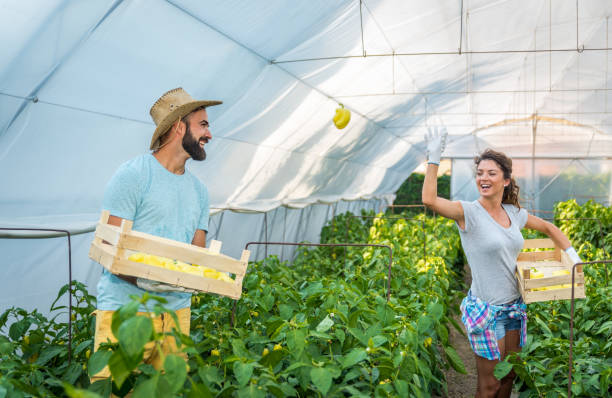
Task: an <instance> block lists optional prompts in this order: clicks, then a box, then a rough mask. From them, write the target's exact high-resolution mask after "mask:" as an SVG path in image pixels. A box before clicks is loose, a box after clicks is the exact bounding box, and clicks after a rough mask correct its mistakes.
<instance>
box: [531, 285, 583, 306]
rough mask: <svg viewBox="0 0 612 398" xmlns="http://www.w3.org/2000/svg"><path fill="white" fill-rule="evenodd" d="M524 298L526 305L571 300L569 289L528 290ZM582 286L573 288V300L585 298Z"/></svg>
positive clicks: (570, 290)
mask: <svg viewBox="0 0 612 398" xmlns="http://www.w3.org/2000/svg"><path fill="white" fill-rule="evenodd" d="M525 295H526V297H524V298H523V301H525V303H526V304H530V303H536V302H540V301H550V300H569V299H571V298H572V289H571V287H568V288H563V289H554V290H537V291H533V290H529V291H527V292H526V293H525ZM585 297H586V296H585V294H584V286H578V287H575V288H574V298H585Z"/></svg>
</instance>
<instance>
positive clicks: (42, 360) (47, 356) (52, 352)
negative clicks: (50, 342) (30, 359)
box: [35, 346, 66, 365]
mask: <svg viewBox="0 0 612 398" xmlns="http://www.w3.org/2000/svg"><path fill="white" fill-rule="evenodd" d="M64 351H66V348H65V347H63V346H48V347H46V348H43V350H42V351H41V353H40V355H39V356H38V359H37V360H36V362H35V363H36V364H37V365H44V364H46V363H47V362H49V361H50V360H51V359H52V358H54V357H56V356H57V355H59V354H60V353H61V352H64Z"/></svg>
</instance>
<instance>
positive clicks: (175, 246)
mask: <svg viewBox="0 0 612 398" xmlns="http://www.w3.org/2000/svg"><path fill="white" fill-rule="evenodd" d="M142 235H146V234H142V233H141V232H137V231H132V232H131V233H130V234H129V235H125V236H123V237H122V239H121V242H120V243H119V247H122V248H125V249H129V250H135V251H139V252H144V253H147V254H154V255H156V256H162V257H168V258H172V259H176V260H180V261H184V262H187V263H191V264H197V265H202V266H204V267H209V268H214V269H215V270H217V271H224V272H230V273H232V274H236V275H243V274H244V272H245V266H244V264H242V263H241V262H240V261H238V260H235V259H233V258H231V257H227V256H221V255H217V254H212V253H211V252H210V251H208V250H207V249H205V248H203V247H197V246H193V245H189V244H183V243H182V242H175V241H172V240H170V239H164V238H158V239H154V240H152V239H149V238H148V236H153V235H148V236H145V237H143V236H142ZM156 238H157V237H156Z"/></svg>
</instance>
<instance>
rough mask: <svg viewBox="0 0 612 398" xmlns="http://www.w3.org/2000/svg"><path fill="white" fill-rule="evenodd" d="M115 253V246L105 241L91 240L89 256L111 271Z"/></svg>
mask: <svg viewBox="0 0 612 398" xmlns="http://www.w3.org/2000/svg"><path fill="white" fill-rule="evenodd" d="M116 254H117V248H116V247H114V246H111V245H108V244H105V243H102V242H100V243H98V242H95V241H94V242H93V243H92V244H91V247H90V248H89V258H91V259H92V260H94V261H95V262H97V263H99V264H101V265H102V266H103V267H104V268H106V269H107V270H109V271H112V266H113V262H114V260H115V256H116Z"/></svg>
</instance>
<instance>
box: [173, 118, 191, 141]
mask: <svg viewBox="0 0 612 398" xmlns="http://www.w3.org/2000/svg"><path fill="white" fill-rule="evenodd" d="M186 130H187V126H186V125H185V123H183V121H182V120H181V119H179V120H177V121H176V122H175V123H174V124H173V125H172V131H173V132H174V134H177V135H178V136H179V137H183V135H184V134H185V131H186Z"/></svg>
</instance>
